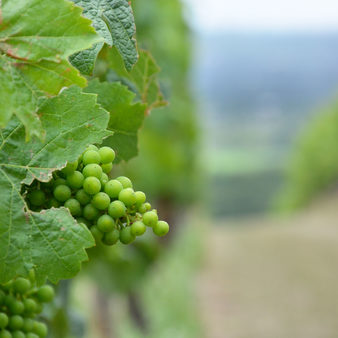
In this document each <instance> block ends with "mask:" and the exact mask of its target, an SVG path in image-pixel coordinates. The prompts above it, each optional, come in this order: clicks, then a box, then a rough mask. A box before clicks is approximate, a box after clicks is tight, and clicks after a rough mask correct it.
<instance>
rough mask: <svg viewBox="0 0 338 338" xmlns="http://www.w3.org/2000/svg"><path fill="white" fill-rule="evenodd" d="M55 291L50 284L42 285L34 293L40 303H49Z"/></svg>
mask: <svg viewBox="0 0 338 338" xmlns="http://www.w3.org/2000/svg"><path fill="white" fill-rule="evenodd" d="M54 295H55V291H54V289H53V287H51V286H50V285H43V286H41V287H40V288H39V290H38V291H37V293H36V296H37V298H38V300H39V301H40V302H42V303H49V302H51V301H52V300H53V299H54Z"/></svg>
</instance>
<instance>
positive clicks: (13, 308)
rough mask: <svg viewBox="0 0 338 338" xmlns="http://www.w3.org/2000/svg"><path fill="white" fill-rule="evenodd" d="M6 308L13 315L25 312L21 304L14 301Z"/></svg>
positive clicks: (18, 301)
mask: <svg viewBox="0 0 338 338" xmlns="http://www.w3.org/2000/svg"><path fill="white" fill-rule="evenodd" d="M8 308H9V310H10V312H11V313H12V314H13V315H21V313H22V312H23V311H24V310H25V307H24V305H23V302H22V301H20V300H16V299H14V301H13V302H11V303H10V304H8Z"/></svg>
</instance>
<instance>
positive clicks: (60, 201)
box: [27, 145, 169, 245]
mask: <svg viewBox="0 0 338 338" xmlns="http://www.w3.org/2000/svg"><path fill="white" fill-rule="evenodd" d="M114 158H115V152H114V150H113V149H111V148H110V147H101V148H97V147H96V146H95V145H90V146H89V147H88V148H87V149H86V150H85V152H84V153H83V154H82V155H81V156H80V158H79V159H78V160H77V161H75V162H71V163H67V165H66V167H65V168H63V169H62V170H60V171H58V172H56V173H54V177H53V179H52V180H51V181H50V182H48V183H45V184H40V183H36V184H35V185H33V186H32V187H30V188H29V191H28V193H27V199H28V203H29V205H30V207H31V209H33V210H41V209H43V208H51V207H55V208H58V207H60V206H64V207H66V208H68V209H69V211H70V213H71V214H72V216H73V217H74V218H76V219H77V221H78V222H79V223H83V224H85V225H86V226H88V228H89V229H90V231H91V232H92V234H93V237H94V238H95V240H96V242H102V243H103V244H105V245H114V244H116V243H117V242H118V241H120V242H121V243H123V244H129V243H131V242H133V241H134V240H135V238H136V237H137V236H141V235H143V234H144V233H145V232H146V227H147V226H148V227H151V228H152V229H153V232H154V234H156V235H157V236H164V235H166V234H167V233H168V231H169V225H168V223H167V222H165V221H161V220H159V219H158V215H157V211H156V210H155V209H152V208H151V205H150V203H148V202H146V195H145V193H144V192H142V191H134V190H133V184H132V182H131V180H130V179H129V178H127V177H125V176H119V177H117V178H115V179H109V177H108V174H109V173H110V171H111V169H112V167H113V161H114Z"/></svg>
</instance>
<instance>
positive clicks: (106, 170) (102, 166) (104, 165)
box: [101, 163, 113, 174]
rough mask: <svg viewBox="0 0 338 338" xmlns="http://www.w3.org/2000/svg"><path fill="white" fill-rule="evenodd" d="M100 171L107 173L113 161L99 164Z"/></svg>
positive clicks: (111, 167)
mask: <svg viewBox="0 0 338 338" xmlns="http://www.w3.org/2000/svg"><path fill="white" fill-rule="evenodd" d="M101 168H102V171H103V172H104V173H106V174H109V173H110V172H111V170H112V169H113V163H106V164H101Z"/></svg>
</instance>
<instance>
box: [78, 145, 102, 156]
mask: <svg viewBox="0 0 338 338" xmlns="http://www.w3.org/2000/svg"><path fill="white" fill-rule="evenodd" d="M87 150H95V151H99V148H98V147H97V146H94V144H90V145H89V146H88V147H87V148H86V150H85V151H84V153H85V152H86V151H87ZM82 156H83V154H82Z"/></svg>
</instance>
